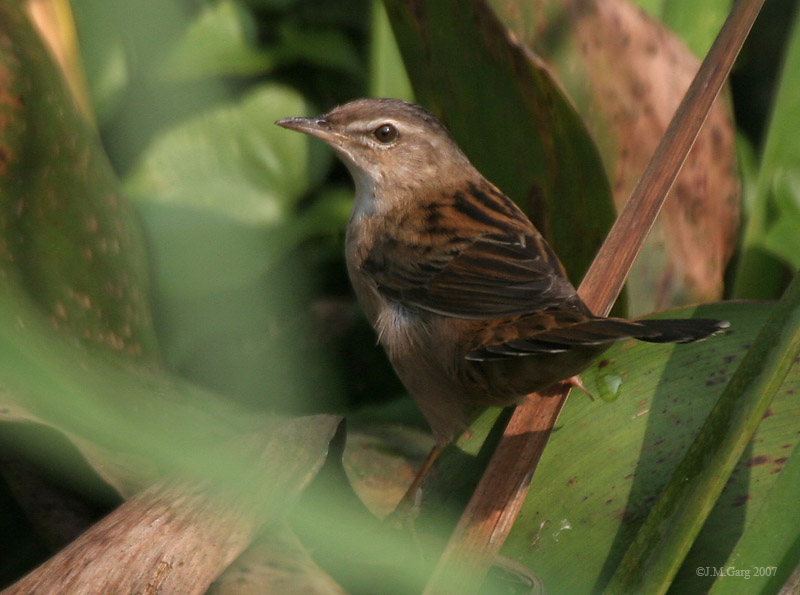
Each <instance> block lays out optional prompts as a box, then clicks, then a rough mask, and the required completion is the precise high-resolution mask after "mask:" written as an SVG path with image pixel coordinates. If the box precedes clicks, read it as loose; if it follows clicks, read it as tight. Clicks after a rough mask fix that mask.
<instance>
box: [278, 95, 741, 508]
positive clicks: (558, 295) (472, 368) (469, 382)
mask: <svg viewBox="0 0 800 595" xmlns="http://www.w3.org/2000/svg"><path fill="white" fill-rule="evenodd" d="M276 124H277V125H279V126H282V127H283V128H286V129H289V130H294V131H297V132H301V133H304V134H307V135H310V136H313V137H316V138H318V139H321V140H322V141H324V142H325V143H327V144H328V145H329V146H330V147H331V148H332V149H333V151H334V152H335V153H336V155H337V156H338V157H339V158H340V160H341V161H342V162H343V163H344V165H345V166H346V167H347V169H348V170H349V172H350V175H351V176H352V178H353V181H354V183H355V198H354V201H353V206H352V212H351V215H350V219H349V222H348V224H347V230H346V235H345V257H346V263H347V271H348V275H349V277H350V281H351V284H352V286H353V289H354V291H355V294H356V297H357V299H358V301H359V303H360V305H361V307H362V309H363V311H364V313H365V315H366V317H367V319H368V320H369V322H370V324H371V325H372V326H373V328H374V329H375V331H376V333H377V336H378V341H379V343H380V344H381V345H382V347H383V348H384V350H385V351H386V354H387V356H388V359H389V361H390V362H391V364H392V366H393V368H394V370H395V372H396V374H397V376H398V377H399V378H400V380H401V382H402V383H403V385H404V386H405V388H406V390H407V391H408V393H409V394H410V396H411V397H412V399H413V400H414V401H415V403H416V404H417V406H418V407H419V408H420V409H421V411H422V413H423V414H424V416H425V418H426V420H427V421H428V423H429V425H430V427H431V430H432V433H433V437H434V441H435V446H434V448H433V450H432V451H431V454H430V455H429V456H428V459H427V460H426V461H425V463H424V464H423V468H422V469H421V470H420V473H419V474H418V475H417V479H415V481H414V483H413V484H412V486H411V487H410V488H409V491H408V492H407V493H406V496H405V497H404V500H405V499H407V498H412V497H414V496H413V494H412V492H416V489H417V488H418V487H419V484H420V482H421V475H424V472H427V471H428V469H429V468H430V467H431V466H432V465H433V461H434V460H435V459H436V457H438V454H439V453H440V452H441V450H442V449H443V448H444V446H446V445H447V444H448V443H449V442H450V441H451V440H452V439H453V438H454V437H455V436H456V435H457V434H459V433H461V432H462V431H463V430H465V429H466V428H467V427H468V425H469V423H470V422H471V421H473V419H474V418H475V416H476V415H477V414H478V413H479V412H480V411H481V410H483V409H485V408H486V407H487V406H500V407H506V406H510V405H515V404H518V403H520V402H521V400H522V399H524V398H525V395H528V394H530V393H533V392H536V391H540V390H542V389H546V388H548V387H550V386H552V385H554V384H556V383H558V382H560V381H564V380H565V379H569V378H572V377H575V376H576V375H577V374H579V373H580V372H581V370H583V369H585V368H586V367H587V366H588V365H589V364H590V363H591V361H592V360H593V359H595V358H596V357H597V356H598V355H600V354H601V353H602V352H603V351H605V350H606V349H607V348H608V347H610V346H611V345H612V344H613V343H614V342H615V341H618V340H621V339H628V338H634V339H639V340H642V341H649V342H654V343H686V342H691V341H697V340H700V339H704V338H706V337H709V336H711V335H713V334H714V333H716V332H718V331H720V330H722V329H724V328H726V327H727V326H728V324H727V323H726V322H725V321H721V320H714V319H705V318H696V319H672V320H667V319H657V320H626V319H623V318H607V317H602V316H595V315H594V314H593V313H592V312H591V311H590V310H589V308H588V307H587V306H586V305H585V304H584V302H583V301H582V300H581V298H580V297H579V296H578V293H577V291H576V289H575V287H574V286H573V285H572V283H571V282H570V281H569V279H568V278H567V273H566V271H565V269H564V266H563V265H562V264H561V261H560V260H559V259H558V257H557V256H556V254H555V253H554V252H553V250H552V249H551V248H550V246H549V245H548V243H547V242H546V241H545V238H544V237H543V236H542V234H541V233H539V231H538V230H537V229H536V227H534V225H533V223H532V222H531V221H530V220H529V219H528V217H527V216H526V215H525V214H524V212H523V211H522V210H521V209H520V208H519V207H518V206H517V205H516V204H515V203H514V202H513V201H512V200H511V199H510V198H508V197H507V196H506V195H505V194H503V192H502V191H500V190H499V189H498V188H497V187H496V186H495V185H493V184H492V183H491V182H489V181H488V180H487V179H486V178H485V177H484V176H483V175H482V174H481V173H480V172H479V171H478V170H477V169H476V168H475V167H474V166H473V165H472V163H471V162H470V160H469V159H468V158H467V156H466V155H465V154H464V152H463V151H462V150H461V149H460V148H459V146H458V144H457V143H456V141H455V140H454V139H453V137H452V135H451V134H450V132H449V131H448V130H447V128H446V127H445V125H444V124H443V123H442V122H441V121H440V120H439V119H438V118H436V117H435V116H434V115H433V114H432V113H431V112H429V111H428V110H426V109H425V108H423V107H421V106H419V105H417V104H415V103H411V102H407V101H403V100H399V99H389V98H382V99H371V98H370V99H358V100H354V101H351V102H349V103H345V104H343V105H340V106H338V107H336V108H334V109H333V110H331V111H330V112H329V113H327V114H326V115H323V116H321V117H291V118H285V119H282V120H278V121H277V122H276Z"/></svg>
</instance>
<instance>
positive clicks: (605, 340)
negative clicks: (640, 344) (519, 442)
mask: <svg viewBox="0 0 800 595" xmlns="http://www.w3.org/2000/svg"><path fill="white" fill-rule="evenodd" d="M729 326H730V323H728V322H727V321H725V320H716V319H712V318H687V319H674V318H671V319H667V318H664V319H657V320H624V319H622V318H600V317H598V318H588V319H586V320H583V321H580V322H576V323H572V324H565V325H562V326H554V327H552V328H548V329H544V330H539V329H535V328H534V329H532V330H531V331H530V332H529V333H526V332H525V331H526V329H525V328H524V327H520V329H518V330H521V331H522V332H521V333H520V335H521V336H518V337H517V338H515V339H512V340H506V341H498V342H496V343H488V342H487V343H484V344H483V345H481V346H480V347H479V348H477V349H474V350H472V351H470V352H469V353H467V355H466V358H467V359H468V360H474V361H493V360H502V359H507V358H510V357H520V356H528V355H535V354H545V353H549V354H556V353H564V352H566V351H569V350H570V349H572V348H574V347H578V346H585V347H588V346H593V345H595V346H598V347H601V346H603V345H609V344H611V343H613V342H614V341H618V340H620V339H627V338H634V339H639V340H640V341H648V342H650V343H690V342H692V341H699V340H701V339H705V338H706V337H710V336H711V335H713V334H714V333H716V332H718V331H721V330H723V329H726V328H728V327H729Z"/></svg>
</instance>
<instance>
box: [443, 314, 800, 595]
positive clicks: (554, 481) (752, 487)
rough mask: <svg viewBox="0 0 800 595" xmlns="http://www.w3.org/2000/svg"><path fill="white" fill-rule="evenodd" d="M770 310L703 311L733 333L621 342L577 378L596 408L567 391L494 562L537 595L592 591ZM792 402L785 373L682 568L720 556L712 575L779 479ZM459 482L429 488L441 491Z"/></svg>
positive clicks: (447, 480) (797, 377) (791, 382)
mask: <svg viewBox="0 0 800 595" xmlns="http://www.w3.org/2000/svg"><path fill="white" fill-rule="evenodd" d="M771 310H772V305H770V304H744V303H726V304H717V305H710V306H702V307H699V308H698V309H697V310H695V311H694V312H693V315H694V316H702V317H707V316H710V317H719V318H724V319H727V320H729V321H730V322H731V329H732V331H731V332H730V333H729V334H727V335H724V336H716V337H713V338H710V339H708V340H706V341H702V342H699V343H693V344H687V345H678V346H667V345H661V346H658V345H652V344H646V343H642V342H636V341H626V342H623V343H620V344H617V345H615V346H614V347H612V348H611V349H610V350H609V351H607V352H606V353H605V354H603V356H601V357H600V358H599V359H598V361H596V362H595V363H594V364H593V366H592V367H591V368H589V369H588V370H587V371H585V372H584V373H583V374H582V375H581V376H582V378H583V381H584V383H585V385H586V387H587V389H588V391H589V392H590V393H591V394H593V395H594V396H595V397H596V398H595V400H594V401H590V400H589V399H588V398H587V397H586V395H584V394H583V393H582V392H581V391H578V390H575V391H573V393H572V395H571V396H570V398H569V400H568V401H567V404H566V406H565V408H564V410H563V411H562V413H561V415H560V417H559V420H558V423H557V425H556V427H555V429H554V431H553V434H552V436H551V438H550V442H549V444H548V447H547V449H545V451H544V453H543V455H542V460H541V461H540V463H539V466H538V468H537V471H536V475H535V476H534V479H533V482H532V483H531V489H530V492H529V495H528V497H527V499H526V501H525V503H524V505H523V508H522V510H521V513H520V516H519V518H518V520H517V522H516V524H515V525H514V528H513V529H512V531H511V533H510V535H509V538H508V540H507V541H506V543H505V545H504V547H503V550H502V553H503V554H504V555H505V556H506V557H508V558H511V559H512V560H514V561H516V562H519V563H521V564H523V565H524V566H525V567H527V568H529V569H530V570H531V571H532V572H533V573H534V574H536V575H537V576H538V577H539V579H540V580H541V581H542V583H543V584H544V586H545V588H546V590H547V591H548V592H553V593H589V592H593V591H601V590H602V589H603V588H604V586H605V585H606V584H607V583H608V581H609V579H610V577H611V575H612V574H613V572H614V570H615V569H616V567H617V565H618V564H619V561H620V559H621V558H622V555H623V553H624V552H625V550H626V549H627V548H628V546H629V545H630V543H631V541H632V540H633V537H634V535H635V534H636V531H637V530H638V529H639V528H640V527H641V525H642V522H643V521H644V518H645V517H646V515H647V514H648V512H649V511H650V510H651V508H652V506H653V503H654V502H655V500H656V499H657V498H658V496H659V494H661V492H662V491H663V489H664V486H665V485H666V484H667V482H668V480H669V478H670V476H671V475H672V474H673V472H674V471H675V469H676V468H677V466H678V463H679V461H680V460H681V458H682V457H683V456H684V453H686V451H687V449H688V448H689V445H690V444H691V442H692V440H693V439H694V438H695V436H696V435H697V433H698V431H699V429H700V427H701V426H702V424H703V422H704V420H705V419H706V417H707V416H708V414H709V412H710V411H711V409H712V408H713V407H714V403H715V401H716V399H717V398H718V397H719V396H720V394H721V393H722V391H723V389H724V388H725V386H726V383H727V382H728V381H729V379H730V378H731V375H732V374H733V373H734V371H735V369H736V368H737V366H738V365H739V363H740V362H741V360H742V358H743V357H744V356H745V355H746V353H747V352H748V350H749V348H750V345H751V343H752V341H753V338H754V336H755V335H756V333H757V332H758V331H759V330H760V328H761V326H762V325H763V323H764V321H765V320H766V318H767V316H768V315H769V313H770V311H771ZM667 315H668V316H670V317H676V318H678V317H686V316H687V315H691V311H686V310H677V311H670V312H668V313H667ZM609 385H611V386H616V387H617V390H616V394H615V398H614V399H613V400H606V399H604V398H597V397H602V396H603V395H604V390H602V389H601V387H602V386H609ZM798 390H800V368H798V367H797V366H795V368H794V369H793V371H792V373H791V375H790V377H788V378H787V379H786V381H785V382H784V384H783V386H782V387H781V389H780V391H779V393H778V394H777V395H776V397H775V399H774V401H773V402H772V405H771V406H770V410H769V411H770V413H769V416H768V417H766V418H765V419H764V420H763V421H762V422H761V424H760V425H759V426H758V429H757V430H756V433H755V435H754V436H753V439H752V441H751V442H750V444H751V446H750V447H749V450H748V451H747V452H746V453H745V454H744V456H743V457H742V460H741V461H740V462H739V465H738V467H737V469H738V471H737V472H736V473H734V474H732V475H731V477H730V480H729V482H728V485H727V487H726V489H725V492H724V494H723V497H721V498H720V500H719V502H718V503H717V507H718V508H717V509H715V510H714V512H713V514H712V517H710V519H711V518H713V519H714V522H713V527H711V526H710V525H709V528H710V530H709V532H708V534H707V535H705V530H704V532H703V533H701V536H700V538H699V539H698V542H701V541H702V544H703V549H702V550H697V551H695V552H693V553H692V559H691V562H692V564H693V566H699V565H703V566H706V565H713V560H718V559H719V558H718V557H715V556H718V552H720V551H722V552H723V554H722V559H721V560H719V563H720V564H722V563H723V562H724V560H725V557H726V556H727V553H728V552H730V550H731V548H732V547H733V546H734V544H735V543H736V540H737V539H738V536H739V534H740V531H741V525H742V523H744V524H745V526H746V525H749V524H750V523H751V522H752V518H753V514H754V513H755V511H756V510H757V507H758V505H759V503H760V502H762V501H763V499H764V498H765V497H766V495H767V494H768V493H769V490H770V489H771V487H772V486H773V485H774V482H775V480H776V479H777V478H778V476H779V475H780V473H778V472H777V471H780V468H781V466H782V463H781V462H780V459H782V458H783V457H785V456H786V455H787V447H786V445H789V446H788V449H791V448H793V447H794V445H795V444H797V442H798V439H799V438H800V436H798V435H797V433H796V428H797V425H798V423H800V407H798V405H797V400H796V395H795V394H794V393H795V392H796V391H798ZM757 462H762V463H757ZM443 464H444V461H443ZM473 465H474V463H473ZM444 469H445V468H444V467H442V473H443V474H444V472H445V471H444ZM463 475H464V472H463V470H461V471H460V472H459V477H457V478H454V477H451V476H448V477H441V478H440V481H441V484H443V485H444V486H447V487H445V488H444V489H446V490H451V489H452V485H454V482H460V481H461V479H460V477H463ZM724 481H725V477H723V478H722V482H723V483H724ZM745 514H746V515H747V516H746V518H745V519H742V515H745ZM733 519H736V521H735V522H734V521H733ZM689 545H691V541H690V542H689ZM575 560H580V564H576V563H575ZM688 563H689V560H687V564H688ZM692 570H693V568H692ZM644 571H645V572H647V569H645V570H644ZM684 592H686V591H685V590H684ZM689 592H692V591H689Z"/></svg>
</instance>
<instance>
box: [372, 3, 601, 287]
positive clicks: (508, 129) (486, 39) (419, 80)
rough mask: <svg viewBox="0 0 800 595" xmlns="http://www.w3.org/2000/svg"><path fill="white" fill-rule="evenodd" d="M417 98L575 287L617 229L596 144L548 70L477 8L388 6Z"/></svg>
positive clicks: (481, 5)
mask: <svg viewBox="0 0 800 595" xmlns="http://www.w3.org/2000/svg"><path fill="white" fill-rule="evenodd" d="M386 7H387V12H388V14H389V19H390V20H391V23H392V28H393V29H394V32H395V37H396V38H397V42H398V45H399V47H400V51H401V53H402V55H403V60H404V62H405V65H406V70H407V71H408V74H409V77H410V79H411V83H412V85H413V87H414V92H415V95H416V97H417V99H418V100H419V101H420V102H421V103H422V104H424V105H426V106H427V107H428V108H431V109H432V110H433V111H434V112H435V113H437V114H438V115H439V116H441V117H442V118H443V120H444V121H445V123H446V124H447V126H448V127H449V128H450V130H451V131H452V133H453V135H454V136H455V138H456V140H457V141H458V142H459V144H460V145H461V147H462V148H463V149H464V151H465V152H466V154H467V155H468V156H469V157H470V159H471V160H472V162H473V163H474V164H475V166H476V167H477V168H478V169H479V170H480V171H481V172H482V173H483V174H484V175H485V176H486V177H487V178H488V179H489V180H491V181H492V182H493V183H495V184H496V185H497V186H498V187H499V188H500V189H501V190H503V191H504V192H505V193H506V194H508V196H510V197H511V198H512V199H513V200H515V201H516V202H517V203H518V204H520V205H521V206H522V208H523V209H525V210H526V211H527V212H528V213H529V214H530V215H531V216H532V218H533V220H534V223H536V225H537V227H538V228H539V230H540V231H541V232H542V233H543V234H544V235H545V236H546V237H547V239H548V240H549V241H550V242H551V244H552V245H553V248H554V249H555V251H556V252H557V253H558V255H559V256H560V258H561V260H562V261H563V262H564V265H565V266H566V268H567V271H568V272H569V273H570V276H571V278H572V279H573V280H575V281H576V282H577V280H578V279H580V278H581V276H582V275H583V273H584V272H585V271H586V269H587V268H588V266H589V263H590V261H591V259H592V257H593V256H594V254H595V252H596V250H597V248H598V246H599V245H600V242H601V241H602V239H603V237H604V235H605V233H606V231H607V230H608V228H609V227H610V225H611V221H612V220H613V207H612V201H611V192H610V188H609V184H608V180H607V178H606V176H605V173H604V172H603V166H602V162H601V161H600V156H599V154H598V152H597V149H596V147H595V146H594V143H593V142H592V139H591V138H590V136H589V134H588V132H587V130H586V128H585V126H584V125H583V122H582V121H581V119H580V117H579V116H578V114H577V113H576V111H575V109H574V108H573V106H572V104H571V102H570V101H569V100H568V99H567V98H566V97H565V96H564V95H563V93H562V91H561V89H560V86H559V85H558V84H557V83H556V81H555V80H554V79H553V77H552V75H551V71H550V70H549V69H548V68H547V67H546V66H545V65H544V64H543V63H542V62H541V60H539V59H538V58H537V57H536V56H534V55H533V54H532V53H530V52H529V51H528V50H527V49H525V48H523V47H522V46H521V45H520V44H519V43H518V42H516V41H515V39H514V38H512V37H511V36H509V35H508V33H507V31H506V30H505V29H504V27H503V26H502V25H501V24H500V22H499V21H498V20H497V17H496V16H495V15H494V14H493V13H492V12H491V10H490V9H489V8H488V7H487V6H486V4H484V2H482V1H480V0H474V1H471V2H467V3H464V2H457V1H455V0H448V1H445V2H439V1H437V2H434V1H423V2H409V1H405V0H388V1H387V2H386Z"/></svg>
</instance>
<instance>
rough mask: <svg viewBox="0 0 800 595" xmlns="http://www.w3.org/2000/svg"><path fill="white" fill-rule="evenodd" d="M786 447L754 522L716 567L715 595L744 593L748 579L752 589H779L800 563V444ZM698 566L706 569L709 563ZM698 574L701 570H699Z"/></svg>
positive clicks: (747, 585)
mask: <svg viewBox="0 0 800 595" xmlns="http://www.w3.org/2000/svg"><path fill="white" fill-rule="evenodd" d="M786 446H788V445H786ZM784 450H786V451H787V452H786V456H785V457H781V458H779V459H775V461H774V463H773V464H781V465H782V467H781V468H779V469H780V476H779V477H778V479H777V481H776V482H775V485H774V486H773V487H772V490H770V491H769V493H768V495H767V497H766V498H765V501H764V503H763V504H762V505H761V507H760V508H759V509H758V513H757V514H756V515H755V517H754V519H753V522H752V523H750V524H749V525H748V527H747V529H746V530H745V531H744V533H743V534H742V537H741V538H740V539H739V542H738V543H737V544H736V547H735V548H734V550H733V552H732V553H731V555H730V556H729V557H728V559H727V560H726V561H725V563H724V564H720V565H718V566H714V567H712V568H714V570H716V571H718V572H719V573H720V576H719V578H717V579H716V580H714V584H713V587H712V588H711V590H710V591H709V593H711V594H712V595H721V594H726V593H731V594H733V593H741V592H742V585H743V582H742V581H746V583H744V585H746V588H747V590H748V591H750V592H751V593H776V592H778V591H779V590H780V587H781V586H782V585H783V584H784V583H786V580H787V579H788V578H789V575H790V574H791V573H792V572H793V571H794V569H795V567H796V565H797V563H798V558H799V556H798V552H797V543H798V539H800V518H799V517H798V515H797V498H798V494H800V445H796V446H795V447H794V449H789V448H785V449H784ZM790 450H791V452H790ZM775 469H778V467H775ZM697 568H703V572H705V571H706V570H705V569H706V567H705V566H703V567H701V566H698V567H697ZM720 569H722V570H721V571H720ZM695 574H698V573H697V571H696V570H695ZM709 574H711V573H709Z"/></svg>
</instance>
